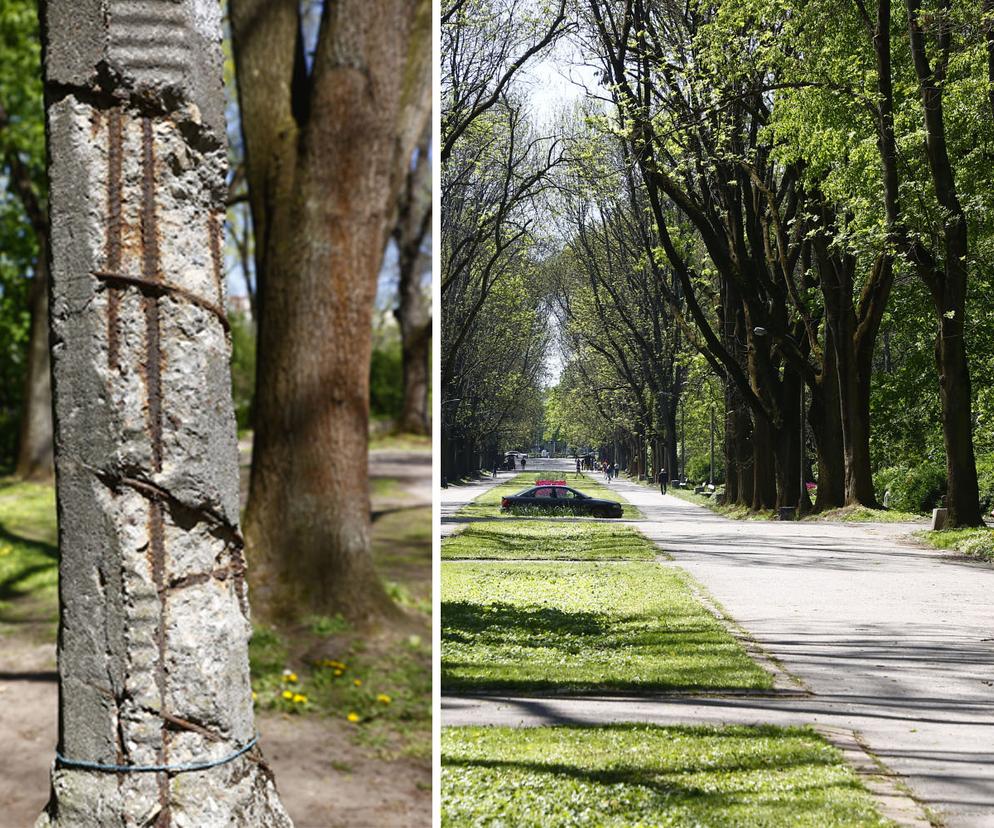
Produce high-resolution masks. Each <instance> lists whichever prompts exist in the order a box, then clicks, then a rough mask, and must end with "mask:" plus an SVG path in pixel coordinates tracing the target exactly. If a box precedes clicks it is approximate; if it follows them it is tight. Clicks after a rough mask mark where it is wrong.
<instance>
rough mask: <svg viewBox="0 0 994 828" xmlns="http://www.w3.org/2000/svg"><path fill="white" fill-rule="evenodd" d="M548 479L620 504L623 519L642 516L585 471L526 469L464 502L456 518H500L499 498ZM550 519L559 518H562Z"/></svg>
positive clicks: (618, 495) (608, 487)
mask: <svg viewBox="0 0 994 828" xmlns="http://www.w3.org/2000/svg"><path fill="white" fill-rule="evenodd" d="M552 479H555V480H565V481H566V485H567V486H569V487H570V488H572V489H576V490H577V491H578V492H583V493H584V494H586V495H590V496H591V497H597V498H600V499H602V500H612V501H614V502H615V503H620V504H622V506H623V507H624V508H623V511H622V515H621V516H622V517H624V518H628V519H629V520H634V519H637V518H640V517H642V513H641V512H639V510H638V509H636V508H635V507H634V506H632V505H631V504H630V503H627V502H626V501H625V499H624V498H623V497H622V496H621V495H620V494H618V493H617V492H615V491H614V490H613V489H612V488H611V487H610V486H605V485H604V484H603V483H600V482H599V481H597V480H594V479H593V478H592V477H590V476H589V475H587V474H583V475H581V476H580V477H577V476H576V474H574V473H573V472H570V473H569V474H564V473H563V472H555V473H553V472H549V471H530V472H522V473H521V474H516V475H515V476H514V477H512V478H510V479H508V480H505V481H504V482H502V483H498V484H497V485H496V486H494V487H493V488H492V489H488V490H487V491H485V492H484V493H483V494H482V495H480V496H479V497H478V498H476V499H475V500H474V501H473V502H472V503H467V504H466V505H465V506H463V507H462V508H461V509H460V510H459V511H458V512H457V514H458V515H459V516H460V517H489V518H493V517H501V515H502V513H501V510H500V499H501V498H502V497H507V496H508V495H514V494H517V493H518V492H520V491H522V490H523V489H528V488H531V487H532V486H534V485H535V481H536V480H552ZM551 519H553V520H561V519H562V518H561V517H560V518H551Z"/></svg>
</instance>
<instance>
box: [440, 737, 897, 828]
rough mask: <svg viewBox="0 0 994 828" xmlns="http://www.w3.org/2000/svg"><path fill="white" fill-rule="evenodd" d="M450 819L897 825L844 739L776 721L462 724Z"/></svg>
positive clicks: (447, 745)
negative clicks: (867, 785) (839, 743)
mask: <svg viewBox="0 0 994 828" xmlns="http://www.w3.org/2000/svg"><path fill="white" fill-rule="evenodd" d="M441 797H442V825H443V826H451V828H456V826H459V828H462V827H463V826H484V825H486V826H516V827H517V826H520V828H532V827H534V828H540V826H541V828H573V826H577V827H579V826H605V828H621V827H622V826H674V827H675V826H680V827H681V828H682V826H729V828H731V826H735V828H746V827H747V826H751V827H752V828H760V827H761V826H762V828H774V827H775V826H788V825H789V826H792V828H795V827H796V828H842V827H843V826H851V827H852V828H856V827H857V826H859V828H870V827H871V826H885V825H891V823H889V822H888V821H886V820H885V819H883V818H882V817H881V816H880V815H879V813H878V812H877V810H876V808H875V806H874V803H873V799H872V798H871V796H870V794H869V793H867V791H866V790H865V789H864V788H863V787H862V785H861V784H860V782H859V779H858V778H857V777H856V775H855V773H854V772H853V771H852V770H851V769H850V768H849V767H847V766H846V765H845V763H844V762H843V760H842V756H841V754H840V753H839V751H838V750H836V749H835V748H833V747H832V746H831V745H829V744H828V743H827V742H826V741H825V740H824V739H823V738H821V737H820V736H818V735H817V734H815V733H813V732H812V731H809V730H800V729H781V728H774V727H722V728H717V727H660V726H656V725H634V724H626V725H612V726H601V727H575V726H571V727H536V728H498V727H490V728H486V727H453V728H445V729H444V730H443V731H442V788H441Z"/></svg>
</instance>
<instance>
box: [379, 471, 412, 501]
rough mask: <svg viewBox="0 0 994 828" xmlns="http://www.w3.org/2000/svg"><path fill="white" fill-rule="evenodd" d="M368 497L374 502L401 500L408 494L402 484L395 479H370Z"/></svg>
mask: <svg viewBox="0 0 994 828" xmlns="http://www.w3.org/2000/svg"><path fill="white" fill-rule="evenodd" d="M369 496H370V497H371V498H373V499H374V500H403V499H405V498H406V497H408V494H407V492H406V491H405V490H404V485H403V483H401V482H400V481H399V480H397V478H395V477H371V478H370V479H369Z"/></svg>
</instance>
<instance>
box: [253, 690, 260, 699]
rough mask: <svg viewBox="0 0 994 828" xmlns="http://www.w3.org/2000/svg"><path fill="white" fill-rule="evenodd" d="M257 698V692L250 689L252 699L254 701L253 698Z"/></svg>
mask: <svg viewBox="0 0 994 828" xmlns="http://www.w3.org/2000/svg"><path fill="white" fill-rule="evenodd" d="M258 698H259V694H258V693H256V692H255V690H253V691H252V701H255V700H256V699H258Z"/></svg>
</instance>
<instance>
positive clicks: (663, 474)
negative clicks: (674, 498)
mask: <svg viewBox="0 0 994 828" xmlns="http://www.w3.org/2000/svg"><path fill="white" fill-rule="evenodd" d="M669 482H670V473H669V472H668V471H666V469H660V470H659V493H660V494H666V484H667V483H669Z"/></svg>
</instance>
